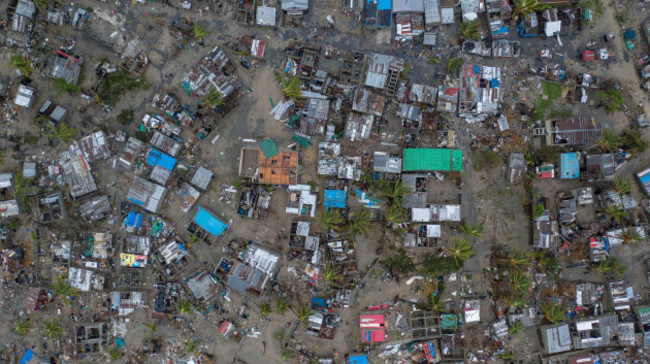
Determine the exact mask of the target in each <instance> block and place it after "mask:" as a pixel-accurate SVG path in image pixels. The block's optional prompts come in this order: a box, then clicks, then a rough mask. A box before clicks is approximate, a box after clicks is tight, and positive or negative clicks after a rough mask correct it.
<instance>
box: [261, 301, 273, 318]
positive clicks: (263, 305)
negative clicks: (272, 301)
mask: <svg viewBox="0 0 650 364" xmlns="http://www.w3.org/2000/svg"><path fill="white" fill-rule="evenodd" d="M270 313H271V305H269V304H268V303H266V302H262V303H260V318H261V319H262V320H263V319H264V318H265V317H266V316H267V315H268V314H270Z"/></svg>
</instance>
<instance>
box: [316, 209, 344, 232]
mask: <svg viewBox="0 0 650 364" xmlns="http://www.w3.org/2000/svg"><path fill="white" fill-rule="evenodd" d="M318 219H319V220H320V223H321V224H323V227H325V230H328V231H329V230H339V229H340V225H341V224H342V223H343V217H341V213H340V212H339V210H337V209H329V210H323V211H321V213H319V214H318Z"/></svg>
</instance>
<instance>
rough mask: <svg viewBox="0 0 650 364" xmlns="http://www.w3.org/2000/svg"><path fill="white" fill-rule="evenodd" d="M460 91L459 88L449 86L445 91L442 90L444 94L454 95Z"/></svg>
mask: <svg viewBox="0 0 650 364" xmlns="http://www.w3.org/2000/svg"><path fill="white" fill-rule="evenodd" d="M458 91H460V89H459V88H456V87H447V88H446V89H445V90H444V91H442V94H443V95H447V96H454V95H455V94H457V93H458Z"/></svg>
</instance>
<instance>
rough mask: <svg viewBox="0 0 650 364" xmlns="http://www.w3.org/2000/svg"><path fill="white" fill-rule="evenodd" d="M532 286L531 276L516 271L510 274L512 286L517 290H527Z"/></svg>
mask: <svg viewBox="0 0 650 364" xmlns="http://www.w3.org/2000/svg"><path fill="white" fill-rule="evenodd" d="M531 286H532V280H531V278H530V276H528V275H527V274H524V273H522V272H519V271H516V272H514V273H512V274H511V275H510V288H511V289H512V290H513V291H515V292H526V291H528V289H529V288H530V287H531Z"/></svg>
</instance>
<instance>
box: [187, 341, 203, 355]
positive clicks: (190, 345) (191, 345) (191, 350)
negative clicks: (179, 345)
mask: <svg viewBox="0 0 650 364" xmlns="http://www.w3.org/2000/svg"><path fill="white" fill-rule="evenodd" d="M200 346H201V342H200V341H198V340H194V339H192V340H188V341H186V342H185V351H187V353H188V354H190V355H194V354H196V353H197V352H198V351H199V349H201V347H200Z"/></svg>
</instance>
